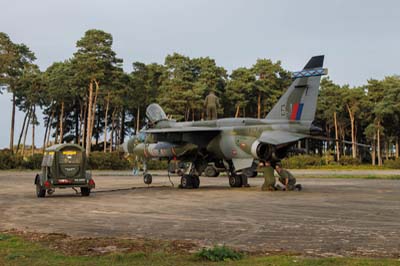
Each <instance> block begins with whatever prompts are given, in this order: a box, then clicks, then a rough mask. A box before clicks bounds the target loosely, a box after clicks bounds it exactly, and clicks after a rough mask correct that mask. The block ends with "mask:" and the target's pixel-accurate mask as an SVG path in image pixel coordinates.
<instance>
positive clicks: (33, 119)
mask: <svg viewBox="0 0 400 266" xmlns="http://www.w3.org/2000/svg"><path fill="white" fill-rule="evenodd" d="M35 123H36V107H35V105H34V106H33V111H32V156H33V154H35Z"/></svg>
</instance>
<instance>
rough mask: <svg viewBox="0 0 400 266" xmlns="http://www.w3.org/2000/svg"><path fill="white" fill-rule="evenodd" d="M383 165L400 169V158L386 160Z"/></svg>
mask: <svg viewBox="0 0 400 266" xmlns="http://www.w3.org/2000/svg"><path fill="white" fill-rule="evenodd" d="M383 165H384V166H385V167H387V168H391V169H400V159H395V160H386V161H385V162H384V164H383Z"/></svg>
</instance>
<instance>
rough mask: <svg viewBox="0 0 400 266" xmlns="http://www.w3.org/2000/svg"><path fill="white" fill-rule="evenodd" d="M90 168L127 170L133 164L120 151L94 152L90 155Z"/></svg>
mask: <svg viewBox="0 0 400 266" xmlns="http://www.w3.org/2000/svg"><path fill="white" fill-rule="evenodd" d="M89 168H90V169H92V170H126V169H130V168H131V166H130V163H129V161H128V160H127V159H126V158H124V156H123V154H121V153H119V152H111V153H104V152H92V153H90V156H89Z"/></svg>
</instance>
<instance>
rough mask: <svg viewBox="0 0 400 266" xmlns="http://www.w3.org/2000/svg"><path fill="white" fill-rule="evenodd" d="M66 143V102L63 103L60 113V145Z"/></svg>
mask: <svg viewBox="0 0 400 266" xmlns="http://www.w3.org/2000/svg"><path fill="white" fill-rule="evenodd" d="M63 142H64V100H63V101H61V111H60V143H63Z"/></svg>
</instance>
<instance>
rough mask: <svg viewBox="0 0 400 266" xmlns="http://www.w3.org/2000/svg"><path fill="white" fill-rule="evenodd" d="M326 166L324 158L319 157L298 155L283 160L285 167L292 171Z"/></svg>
mask: <svg viewBox="0 0 400 266" xmlns="http://www.w3.org/2000/svg"><path fill="white" fill-rule="evenodd" d="M324 164H325V159H324V157H321V156H317V155H296V156H291V157H288V158H286V159H284V160H282V165H283V167H285V168H290V169H304V168H310V167H315V166H321V165H324Z"/></svg>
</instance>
